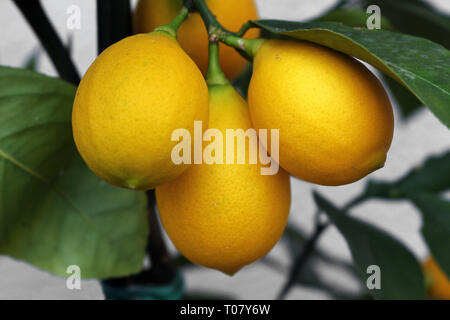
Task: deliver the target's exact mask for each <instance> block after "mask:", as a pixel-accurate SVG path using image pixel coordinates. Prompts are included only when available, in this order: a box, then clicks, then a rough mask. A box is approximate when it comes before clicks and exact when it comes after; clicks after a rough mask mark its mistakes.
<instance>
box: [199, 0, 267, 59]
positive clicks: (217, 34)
mask: <svg viewBox="0 0 450 320" xmlns="http://www.w3.org/2000/svg"><path fill="white" fill-rule="evenodd" d="M192 1H193V4H194V8H195V9H196V10H197V11H198V13H200V16H201V17H202V19H203V22H204V23H205V26H206V30H208V34H209V39H210V40H212V41H216V40H219V41H221V42H223V43H225V44H226V45H228V46H230V47H233V48H235V49H237V50H238V52H239V53H240V54H241V55H242V56H244V57H245V58H246V59H248V60H251V59H252V58H253V57H254V56H255V54H256V52H257V51H258V49H259V47H260V46H261V44H262V42H263V41H264V39H244V38H241V37H239V36H238V35H239V33H241V32H242V30H243V29H245V28H248V27H249V26H247V27H245V28H244V26H245V25H244V26H243V27H242V28H241V30H240V31H239V33H234V32H231V31H229V30H227V29H225V28H224V27H223V26H222V25H221V24H220V23H219V22H218V21H217V19H216V17H215V16H214V14H213V13H212V12H211V10H209V8H208V6H207V5H206V3H205V1H204V0H192ZM245 31H246V30H244V33H245Z"/></svg>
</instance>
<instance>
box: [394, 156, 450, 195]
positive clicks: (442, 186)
mask: <svg viewBox="0 0 450 320" xmlns="http://www.w3.org/2000/svg"><path fill="white" fill-rule="evenodd" d="M395 185H396V187H398V188H400V189H404V190H421V191H428V192H442V191H445V190H448V189H450V151H449V152H447V153H444V154H442V155H440V156H434V157H430V158H428V159H427V160H426V161H425V163H424V164H423V166H421V167H419V168H416V169H414V170H412V171H411V172H410V173H409V174H407V175H406V176H405V177H404V178H402V179H401V180H400V181H399V182H397V183H396V184H395Z"/></svg>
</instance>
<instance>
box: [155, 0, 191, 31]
mask: <svg viewBox="0 0 450 320" xmlns="http://www.w3.org/2000/svg"><path fill="white" fill-rule="evenodd" d="M186 3H187V4H185V5H183V7H182V8H181V10H180V12H179V13H178V14H177V16H176V17H175V18H174V19H173V20H172V22H170V23H169V24H166V25H162V26H159V27H157V28H155V30H153V32H155V31H156V32H165V33H167V34H169V35H170V36H171V37H173V38H175V39H176V38H177V32H178V29H179V28H180V26H181V24H182V23H183V22H184V20H186V18H187V17H188V16H189V9H190V6H189V5H188V4H189V3H191V2H189V1H187V2H186Z"/></svg>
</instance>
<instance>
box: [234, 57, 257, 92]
mask: <svg viewBox="0 0 450 320" xmlns="http://www.w3.org/2000/svg"><path fill="white" fill-rule="evenodd" d="M252 72H253V66H252V64H251V63H249V64H247V66H246V67H245V69H244V71H242V73H241V74H240V75H239V77H237V78H236V80H234V81H233V85H234V87H235V88H236V89H237V90H238V92H239V93H240V94H241V96H243V97H244V98H245V99H247V91H248V86H249V84H250V79H251V77H252Z"/></svg>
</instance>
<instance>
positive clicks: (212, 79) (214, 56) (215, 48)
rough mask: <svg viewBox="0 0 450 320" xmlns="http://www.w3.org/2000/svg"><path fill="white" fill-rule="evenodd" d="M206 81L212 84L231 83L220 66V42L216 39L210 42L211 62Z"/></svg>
mask: <svg viewBox="0 0 450 320" xmlns="http://www.w3.org/2000/svg"><path fill="white" fill-rule="evenodd" d="M206 83H207V84H208V85H210V86H211V85H226V84H229V81H228V79H227V77H226V76H225V74H224V73H223V72H222V69H221V68H220V60H219V44H218V43H217V41H214V40H212V41H211V40H210V42H209V64H208V73H207V74H206Z"/></svg>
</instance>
